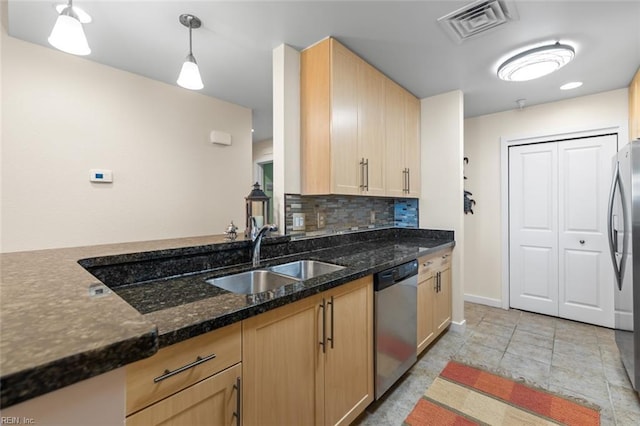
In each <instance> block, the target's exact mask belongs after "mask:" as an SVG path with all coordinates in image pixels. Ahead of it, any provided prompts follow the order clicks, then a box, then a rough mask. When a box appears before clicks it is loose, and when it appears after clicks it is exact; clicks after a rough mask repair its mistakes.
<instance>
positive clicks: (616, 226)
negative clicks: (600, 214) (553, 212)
mask: <svg viewBox="0 0 640 426" xmlns="http://www.w3.org/2000/svg"><path fill="white" fill-rule="evenodd" d="M613 163H614V164H613V166H614V174H613V179H612V183H611V192H610V195H609V220H608V224H609V248H610V251H611V260H612V263H613V269H614V272H615V275H616V277H615V280H614V282H615V287H614V291H615V299H614V300H615V328H616V330H615V335H616V343H617V344H618V349H619V350H620V355H621V356H622V362H623V364H624V366H625V369H626V370H627V374H628V375H629V379H630V380H631V383H632V385H633V388H634V389H635V390H636V392H639V391H640V139H639V140H635V141H633V142H631V143H629V144H628V145H626V146H624V147H623V148H621V149H620V151H618V154H617V155H616V156H615V157H614V159H613ZM634 253H638V254H639V255H638V256H634Z"/></svg>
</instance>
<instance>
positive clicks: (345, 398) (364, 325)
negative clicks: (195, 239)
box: [242, 276, 374, 425]
mask: <svg viewBox="0 0 640 426" xmlns="http://www.w3.org/2000/svg"><path fill="white" fill-rule="evenodd" d="M242 327H243V328H242V344H243V363H242V368H243V372H242V375H243V381H244V386H243V402H244V404H243V423H244V425H343V424H344V425H346V424H349V423H351V422H352V421H353V420H354V419H355V418H356V417H357V416H358V415H359V414H360V413H362V412H363V411H364V409H365V408H366V407H367V406H368V405H369V404H370V403H371V402H372V401H373V396H374V394H373V279H372V277H371V276H368V277H364V278H361V279H358V280H355V281H353V282H351V283H348V284H344V285H342V286H340V287H337V288H335V289H331V290H328V291H325V292H323V293H320V294H318V295H315V296H311V297H308V298H306V299H303V300H300V301H298V302H295V303H292V304H289V305H286V306H283V307H281V308H278V309H274V310H272V311H268V312H266V313H264V314H261V315H257V316H255V317H252V318H249V319H247V320H244V321H243V324H242Z"/></svg>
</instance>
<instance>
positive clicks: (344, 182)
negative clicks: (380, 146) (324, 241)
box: [324, 40, 362, 195]
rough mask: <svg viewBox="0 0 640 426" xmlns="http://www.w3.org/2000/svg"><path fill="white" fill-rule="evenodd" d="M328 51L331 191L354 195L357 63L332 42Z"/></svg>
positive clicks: (356, 183) (357, 163) (358, 177)
mask: <svg viewBox="0 0 640 426" xmlns="http://www.w3.org/2000/svg"><path fill="white" fill-rule="evenodd" d="M331 49H332V50H331V61H332V67H331V102H332V103H331V170H330V171H329V172H330V173H332V176H331V178H332V179H333V181H332V185H331V188H332V191H333V193H334V194H346V195H357V194H360V193H361V191H360V185H361V184H362V182H361V179H362V177H361V173H362V170H361V167H360V157H359V156H358V142H357V141H358V64H359V62H360V59H359V58H358V57H357V56H356V55H355V54H353V53H352V52H350V51H349V50H347V48H346V47H344V46H342V45H341V44H340V43H337V42H335V41H333V40H332V43H331ZM324 167H327V165H326V164H325V165H324Z"/></svg>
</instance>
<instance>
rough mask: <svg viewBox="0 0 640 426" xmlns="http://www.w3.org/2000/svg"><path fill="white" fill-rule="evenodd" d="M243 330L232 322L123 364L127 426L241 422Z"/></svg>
mask: <svg viewBox="0 0 640 426" xmlns="http://www.w3.org/2000/svg"><path fill="white" fill-rule="evenodd" d="M241 333H242V326H241V324H240V323H235V324H232V325H228V326H226V327H223V328H220V329H217V330H214V331H211V332H209V333H205V334H202V335H200V336H197V337H194V338H191V339H188V340H185V341H182V342H180V343H176V344H175V345H171V346H168V347H165V348H162V349H160V350H159V351H158V353H156V354H155V355H153V356H151V357H149V358H146V359H143V360H140V361H137V362H134V363H133V364H129V365H127V367H126V371H127V379H126V380H127V397H126V402H127V404H126V414H127V419H126V424H127V426H132V425H144V426H152V425H175V426H182V425H202V424H207V425H216V426H217V425H224V426H226V425H229V426H230V425H239V424H240V423H239V422H238V417H237V416H238V414H241V413H239V407H241V398H240V396H241V395H240V393H241V390H240V391H238V388H239V387H240V388H241V387H242V364H241V363H240V362H241V359H242V337H241ZM234 413H235V414H234Z"/></svg>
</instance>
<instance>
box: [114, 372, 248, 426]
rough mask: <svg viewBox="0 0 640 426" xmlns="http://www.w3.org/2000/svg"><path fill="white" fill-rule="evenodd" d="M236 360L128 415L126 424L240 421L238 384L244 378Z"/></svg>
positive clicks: (224, 424) (148, 425)
mask: <svg viewBox="0 0 640 426" xmlns="http://www.w3.org/2000/svg"><path fill="white" fill-rule="evenodd" d="M241 373H242V367H241V364H236V365H235V366H233V367H230V368H228V369H226V370H224V371H222V372H220V373H218V374H216V375H214V376H211V377H209V378H208V379H205V380H203V381H201V382H199V383H196V384H195V385H193V386H190V387H188V388H187V389H185V390H183V391H181V392H178V393H176V394H175V395H172V396H170V397H169V398H166V399H163V400H162V401H159V402H157V403H155V404H153V405H151V406H150V407H148V408H145V409H144V410H142V411H139V412H137V413H135V414H132V415H131V416H129V417H127V421H126V424H127V426H152V425H164V426H169V425H175V426H182V425H203V424H210V425H220V426H232V425H236V424H237V418H236V416H237V414H236V413H237V412H238V410H239V406H238V405H239V404H238V403H239V398H238V389H237V386H236V384H237V383H238V380H239V379H240V378H241ZM240 383H241V382H240Z"/></svg>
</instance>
